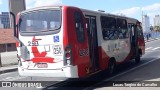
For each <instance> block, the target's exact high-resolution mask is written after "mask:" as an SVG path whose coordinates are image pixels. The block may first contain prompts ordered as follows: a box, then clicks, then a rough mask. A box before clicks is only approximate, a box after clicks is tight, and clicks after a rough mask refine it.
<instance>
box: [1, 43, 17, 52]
mask: <svg viewBox="0 0 160 90" xmlns="http://www.w3.org/2000/svg"><path fill="white" fill-rule="evenodd" d="M16 50H17V49H16V44H15V43H10V44H0V52H10V51H16Z"/></svg>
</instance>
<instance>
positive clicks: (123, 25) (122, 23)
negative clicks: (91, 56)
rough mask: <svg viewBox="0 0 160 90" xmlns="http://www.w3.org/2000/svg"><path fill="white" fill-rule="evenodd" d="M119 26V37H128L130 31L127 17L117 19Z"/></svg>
mask: <svg viewBox="0 0 160 90" xmlns="http://www.w3.org/2000/svg"><path fill="white" fill-rule="evenodd" d="M117 28H118V32H119V35H118V37H119V38H120V39H123V38H128V36H129V33H128V27H127V21H126V20H125V19H119V18H118V19H117Z"/></svg>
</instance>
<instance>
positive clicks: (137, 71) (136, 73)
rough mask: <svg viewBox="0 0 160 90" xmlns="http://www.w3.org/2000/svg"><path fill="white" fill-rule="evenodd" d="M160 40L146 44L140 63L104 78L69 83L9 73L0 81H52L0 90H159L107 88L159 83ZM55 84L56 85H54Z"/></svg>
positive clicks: (101, 74)
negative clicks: (119, 83)
mask: <svg viewBox="0 0 160 90" xmlns="http://www.w3.org/2000/svg"><path fill="white" fill-rule="evenodd" d="M159 43H160V40H156V41H151V42H147V43H146V54H145V55H144V56H143V57H142V59H141V63H139V64H135V62H134V60H132V61H130V62H127V63H125V64H123V65H120V66H118V69H117V71H116V73H115V74H114V75H113V76H112V77H109V76H106V74H105V72H101V73H99V74H96V75H94V76H92V77H90V78H87V79H85V81H84V80H76V81H71V80H67V79H66V78H41V77H19V76H18V72H17V71H15V72H9V73H4V74H1V75H0V81H5V82H6V81H53V82H49V83H48V84H46V85H47V86H46V87H37V88H32V87H30V88H0V90H2V89H3V90H11V89H12V90H17V89H18V90H66V89H68V90H69V89H70V90H75V89H76V90H77V89H79V90H81V89H85V90H94V89H95V90H106V89H107V90H133V89H136V90H160V88H155V87H143V88H140V87H134V88H133V87H132V88H130V87H129V88H127V87H112V86H107V83H108V82H109V81H160V79H159V78H160V70H159V68H158V67H159V65H160V59H159V58H160V45H159ZM55 83H56V84H55Z"/></svg>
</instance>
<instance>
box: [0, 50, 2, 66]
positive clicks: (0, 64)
mask: <svg viewBox="0 0 160 90" xmlns="http://www.w3.org/2000/svg"><path fill="white" fill-rule="evenodd" d="M1 60H2V59H1V53H0V67H2V61H1Z"/></svg>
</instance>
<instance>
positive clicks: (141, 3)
mask: <svg viewBox="0 0 160 90" xmlns="http://www.w3.org/2000/svg"><path fill="white" fill-rule="evenodd" d="M52 4H62V5H70V6H76V7H80V8H85V9H89V10H98V9H99V10H104V11H105V12H107V13H112V14H123V15H125V16H128V17H133V18H136V19H138V20H140V21H141V17H142V12H143V14H144V15H145V14H147V15H148V16H149V17H150V21H151V24H153V18H154V16H155V15H158V14H159V15H160V1H159V0H26V6H27V9H29V8H33V7H37V6H44V5H52ZM2 11H9V10H8V0H0V12H2Z"/></svg>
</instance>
